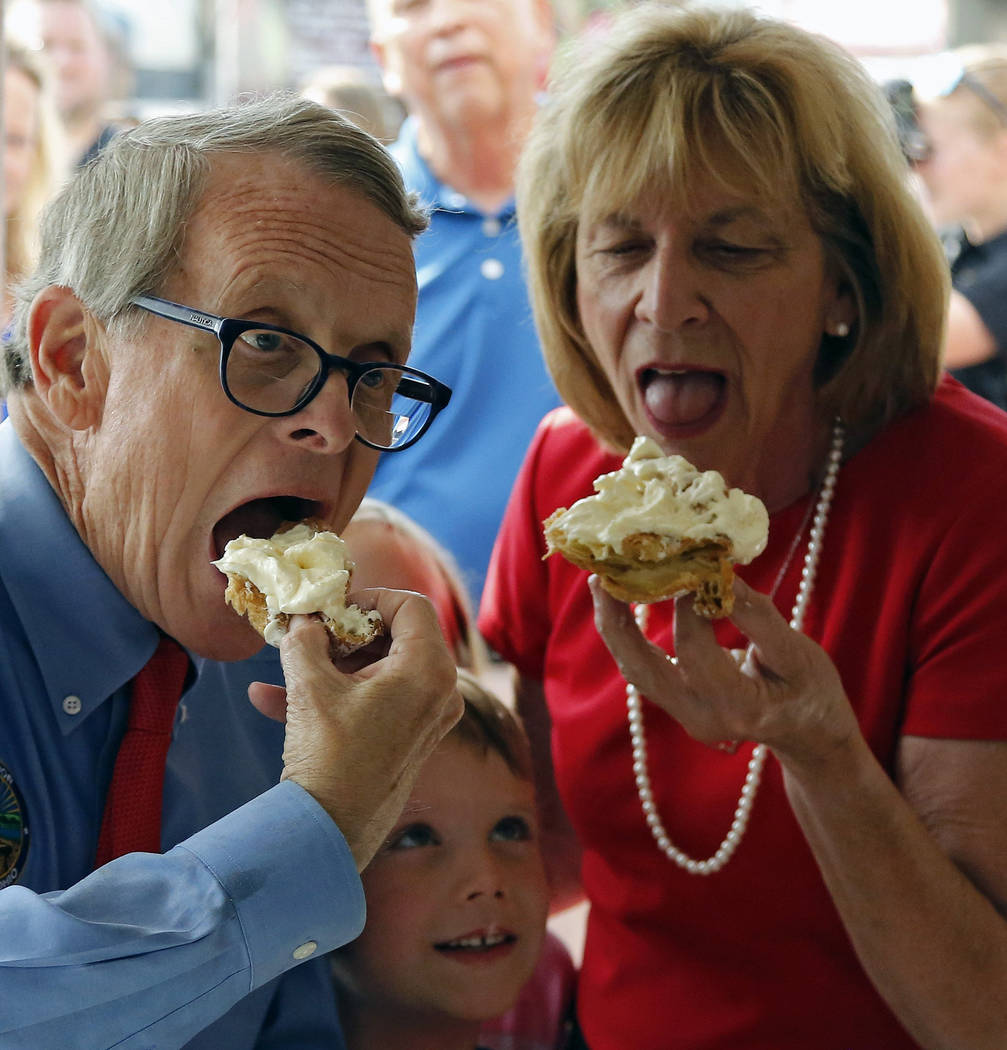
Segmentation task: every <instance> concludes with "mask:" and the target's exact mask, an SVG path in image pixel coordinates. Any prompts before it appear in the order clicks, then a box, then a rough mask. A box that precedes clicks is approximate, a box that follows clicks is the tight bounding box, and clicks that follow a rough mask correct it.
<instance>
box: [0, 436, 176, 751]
mask: <svg viewBox="0 0 1007 1050" xmlns="http://www.w3.org/2000/svg"><path fill="white" fill-rule="evenodd" d="M0 492H2V493H3V498H2V499H0V550H2V551H4V552H6V553H5V554H4V557H3V558H2V559H0V578H2V580H3V584H4V586H5V587H6V589H7V591H8V593H9V594H10V597H11V600H12V601H13V603H14V607H15V608H16V609H17V611H18V615H19V617H20V619H21V626H22V629H23V630H24V633H25V636H26V637H27V639H28V642H29V644H30V646H31V649H32V652H33V654H34V656H35V660H36V662H37V664H38V667H39V670H40V672H41V675H42V679H43V681H44V682H45V687H46V691H47V692H48V694H49V702H50V703H51V704H52V706H53V710H54V713H55V716H56V720H57V723H58V724H59V725H60V726H61V727H62V729H63V732H64V733H69V732H70V731H71V730H72V729H73V728H75V727H76V726H78V725H80V724H81V723H82V721H83V719H84V718H86V717H87V715H89V714H90V713H91V712H92V711H94V710H95V709H96V708H97V707H98V706H99V705H100V704H102V703H103V702H104V701H105V700H107V699H108V698H109V697H110V696H111V695H112V694H113V693H114V692H116V691H117V690H118V689H121V688H122V687H123V686H124V685H125V684H126V683H127V682H128V681H129V680H130V679H131V678H132V677H133V676H134V675H135V674H136V673H137V671H139V670H140V668H141V667H143V666H144V664H145V663H146V662H147V660H148V659H149V658H150V656H151V655H152V654H153V652H154V649H155V648H156V647H157V641H158V630H157V628H156V627H155V626H154V624H152V623H150V622H149V621H148V620H145V619H144V618H143V617H142V616H141V615H140V613H139V612H138V611H137V610H136V609H135V608H134V607H133V606H132V605H130V603H129V602H128V601H127V600H126V599H125V598H124V597H123V595H122V594H121V593H120V592H119V591H118V589H117V588H116V586H115V584H113V583H112V581H111V580H110V579H109V578H108V576H106V575H105V572H104V570H103V569H102V568H101V566H100V565H99V564H98V563H97V562H96V561H95V560H94V558H93V556H92V555H91V552H90V551H89V550H88V548H87V547H86V546H85V545H84V542H83V541H82V540H81V538H80V536H79V535H78V533H77V531H76V529H75V528H74V527H73V524H72V523H71V522H70V519H69V518H68V517H67V514H66V511H65V510H64V509H63V505H62V504H61V502H60V500H59V498H58V496H57V495H56V493H55V492H54V491H53V489H52V487H51V486H50V484H49V482H48V480H47V478H46V477H45V475H44V474H43V473H42V471H41V470H40V469H39V466H38V464H37V463H36V462H35V461H34V460H33V459H32V457H31V456H30V454H29V453H28V451H27V450H26V449H25V447H24V446H23V445H22V444H21V442H20V440H19V439H18V437H17V434H16V433H15V431H14V428H13V426H12V425H11V422H10V420H6V421H5V422H3V423H2V424H0ZM68 697H69V698H72V697H77V698H78V699H79V701H80V706H79V713H76V712H73V713H69V712H68V710H67V707H66V705H65V704H64V701H66V700H67V698H68Z"/></svg>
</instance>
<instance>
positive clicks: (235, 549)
mask: <svg viewBox="0 0 1007 1050" xmlns="http://www.w3.org/2000/svg"><path fill="white" fill-rule="evenodd" d="M213 564H214V565H216V566H217V568H218V569H220V571H221V572H223V573H227V574H232V575H235V576H243V577H245V578H246V579H247V580H249V581H250V582H251V583H252V584H254V586H255V587H256V588H257V589H258V590H260V591H261V592H262V594H263V595H264V596H265V599H266V608H267V610H268V612H269V623H268V625H267V626H266V631H265V639H266V641H267V642H268V643H269V644H270V645H274V646H278V645H279V644H280V639H281V638H282V637H283V635H284V634H285V633H286V627H285V622H283V621H277V619H276V617H277V615H278V614H279V613H287V614H288V615H293V614H294V613H322V614H324V615H325V616H327V617H328V618H329V619H331V620H335V621H336V622H337V623H338V624H340V625H341V626H342V627H343V628H344V629H345V630H346V632H347V633H350V634H354V635H367V634H369V633H370V632H371V631H372V630H373V627H374V624H375V623H379V622H380V621H381V615H380V613H378V612H376V611H375V612H366V613H365V612H364V611H363V610H362V609H359V608H358V607H357V606H355V605H347V604H346V591H347V588H348V587H349V583H350V576H351V574H352V572H353V562H352V561H351V560H350V558H349V556H348V554H347V551H346V544H345V543H344V542H343V540H342V539H340V538H339V537H338V536H337V535H336V534H335V533H334V532H316V531H315V530H314V529H313V528H312V527H311V526H310V525H305V524H299V525H295V526H293V528H290V529H288V530H287V531H286V532H279V533H276V534H275V535H274V536H271V537H270V538H269V539H256V538H254V537H251V536H238V537H237V538H236V539H233V540H231V541H230V542H229V543H228V544H227V546H226V547H225V548H224V555H223V557H222V558H219V559H218V560H217V561H215V562H214V563H213Z"/></svg>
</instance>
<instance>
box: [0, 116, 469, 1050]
mask: <svg viewBox="0 0 1007 1050" xmlns="http://www.w3.org/2000/svg"><path fill="white" fill-rule="evenodd" d="M152 201H155V202H157V206H156V207H152V205H151V202H152ZM423 225H424V219H423V217H422V215H420V214H418V213H417V212H416V211H415V210H414V209H413V207H412V206H411V204H410V202H409V200H408V198H407V197H406V194H405V191H404V187H403V185H402V180H401V176H400V175H399V172H398V169H397V167H396V165H395V164H394V162H393V161H392V160H391V158H389V157H388V155H387V153H386V152H385V151H384V150H383V149H381V148H380V147H379V146H378V145H377V144H376V143H375V142H374V141H373V140H372V139H370V138H369V137H368V136H366V135H364V134H363V133H362V132H360V131H359V130H358V129H357V128H355V127H354V126H353V125H351V124H349V123H348V122H346V121H344V120H341V119H340V118H338V117H336V116H335V115H334V114H332V113H331V112H329V111H328V110H325V109H323V108H322V107H320V106H315V105H314V104H312V103H309V102H298V101H293V100H289V99H283V98H274V99H265V100H262V101H259V102H255V103H250V104H247V105H243V106H236V107H233V108H229V109H223V110H215V111H211V112H207V113H202V114H191V115H186V116H183V117H173V118H163V119H160V120H156V121H151V122H149V123H147V124H142V125H140V127H138V128H137V129H136V130H135V131H128V132H123V133H122V134H120V135H118V136H116V138H115V139H114V140H113V141H112V142H111V143H110V144H109V145H108V146H107V147H106V148H105V150H103V151H102V152H101V154H99V156H98V157H97V158H96V159H95V160H94V161H93V162H92V163H91V164H90V165H88V167H87V168H85V169H82V170H81V171H80V172H78V173H77V174H76V175H75V176H74V178H73V179H71V181H70V182H69V184H68V185H67V186H66V187H65V188H64V190H63V191H61V193H60V194H59V195H58V196H57V198H56V200H55V201H54V202H53V204H52V206H51V208H50V210H49V212H48V213H47V216H46V218H45V220H44V228H43V234H44V235H43V238H42V241H43V245H44V248H43V253H42V258H41V260H40V262H39V266H38V268H37V270H36V272H35V274H34V275H33V276H32V277H31V278H30V279H29V281H28V282H27V286H26V288H25V290H24V291H23V292H22V293H20V295H21V298H20V301H19V303H18V308H17V311H16V315H15V317H16V319H15V325H14V335H13V338H12V340H11V341H10V342H9V343H8V344H6V346H5V347H4V353H3V359H2V363H3V367H2V369H0V396H3V395H6V396H7V399H8V409H9V411H10V418H9V419H8V420H5V421H4V422H3V423H2V424H0V1003H2V1004H3V1006H2V1008H0V1046H2V1047H4V1048H5V1050H74V1048H81V1050H95V1048H97V1047H111V1046H116V1047H123V1048H125V1047H134V1048H137V1050H139V1048H144V1050H147V1048H151V1047H163V1048H165V1050H167V1048H179V1047H182V1046H185V1047H187V1048H190V1050H195V1048H197V1047H198V1048H199V1050H219V1048H227V1050H252V1048H253V1047H263V1046H270V1047H276V1046H290V1047H295V1046H296V1047H297V1048H298V1050H309V1048H310V1050H338V1048H339V1047H341V1046H342V1045H343V1042H342V1038H341V1035H340V1032H339V1027H338V1022H337V1018H336V1016H335V1009H334V1006H333V997H332V993H331V986H330V983H329V980H328V976H327V961H326V960H325V959H324V958H323V956H324V954H325V952H326V951H328V950H329V949H331V948H334V947H337V946H339V945H341V944H344V943H346V942H347V941H348V940H350V939H352V938H353V937H355V936H356V935H357V934H358V933H359V931H360V929H361V927H362V924H363V918H364V901H363V893H362V889H361V886H360V882H359V878H358V874H357V873H358V871H359V870H360V869H362V868H363V867H364V865H366V864H367V863H368V861H369V860H370V858H371V856H373V854H374V852H375V851H376V850H377V848H378V847H379V846H380V844H381V842H382V840H383V838H384V836H385V835H386V834H387V833H388V831H389V830H390V829H391V827H392V825H393V823H394V821H395V820H396V819H397V817H398V814H399V812H400V810H401V807H402V805H403V803H404V801H405V799H406V798H407V797H408V792H409V790H410V786H411V784H412V782H413V781H414V780H415V776H416V773H417V771H418V769H419V767H420V765H421V764H422V762H423V760H424V759H425V757H426V755H428V754H429V753H430V752H431V751H432V750H433V748H434V747H435V746H436V744H437V742H438V740H439V739H440V737H441V736H442V735H443V733H444V732H446V731H447V729H448V728H449V727H450V726H451V724H453V722H454V720H455V719H456V718H457V717H458V715H459V714H460V710H461V703H460V700H459V699H458V698H457V696H456V694H455V691H454V683H455V670H454V664H453V661H452V659H451V657H450V656H449V654H448V652H447V649H446V647H445V645H444V642H443V638H442V636H441V634H440V631H439V628H438V627H437V618H436V614H435V613H434V610H433V608H432V606H431V605H430V603H429V602H428V601H427V600H426V599H424V598H421V597H420V596H419V595H416V594H413V593H411V592H403V591H391V590H381V589H373V590H369V591H368V592H367V594H366V595H361V596H359V597H360V600H361V602H363V603H364V604H366V605H367V606H368V607H369V608H376V609H377V610H378V612H379V613H380V614H381V616H382V617H383V619H384V622H385V625H386V627H387V639H386V644H385V645H384V646H381V647H379V648H378V649H373V648H371V649H368V650H367V651H366V652H361V653H358V654H356V655H355V656H354V657H353V658H352V659H351V661H343V660H341V661H338V662H333V660H332V658H331V657H330V650H329V638H328V634H327V632H326V630H325V628H324V627H323V626H322V624H321V623H320V622H319V621H318V620H317V619H316V618H313V617H312V618H309V617H305V616H297V617H293V618H292V620H291V625H290V629H289V631H288V632H287V634H286V636H285V637H284V638H283V640H282V642H281V645H280V661H281V662H282V670H283V679H284V680H285V683H286V691H285V692H284V690H283V689H281V688H280V686H279V683H280V681H281V679H280V678H279V677H278V672H279V665H278V662H277V661H276V660H275V658H263V657H262V655H261V654H260V650H261V647H262V639H261V638H260V637H259V635H258V634H257V633H256V632H255V631H254V630H253V629H252V627H251V626H250V625H249V624H248V623H247V621H246V620H245V619H244V618H243V617H240V616H238V614H237V613H236V612H234V611H233V610H232V609H230V608H229V607H228V606H227V604H226V603H225V600H224V588H225V585H226V581H225V579H224V577H223V575H222V574H221V573H220V572H219V571H218V570H217V569H216V568H215V566H214V565H213V564H212V563H213V561H214V560H216V559H218V558H219V557H220V555H221V553H222V551H223V548H224V547H225V546H226V544H227V543H228V542H229V541H230V540H231V539H233V538H235V537H236V536H238V535H240V534H248V535H251V536H253V537H255V536H258V537H267V536H270V535H271V534H272V533H273V532H274V531H276V529H277V527H278V526H279V524H280V523H281V521H284V520H288V519H291V518H293V519H300V518H306V517H312V518H317V519H320V520H321V521H323V522H325V523H326V524H328V525H329V526H330V528H332V529H335V530H337V531H338V530H340V529H342V527H343V526H344V525H345V524H346V523H347V521H348V520H349V518H350V516H351V515H352V514H353V512H354V510H355V509H356V506H357V504H358V503H359V501H360V499H361V497H362V496H363V493H364V490H365V489H366V487H367V484H368V481H369V479H370V476H371V473H372V471H373V467H374V463H375V460H376V458H377V455H378V450H379V449H383V448H384V449H398V450H399V451H402V450H404V449H406V448H407V446H408V445H409V443H410V442H411V441H412V440H415V439H416V438H418V437H420V436H422V434H423V433H424V428H425V426H426V425H428V424H429V423H430V422H432V420H433V417H434V416H435V415H436V412H437V408H438V406H439V405H440V404H442V403H443V402H444V399H445V391H444V389H443V388H442V387H441V386H440V384H437V383H436V381H434V380H432V377H429V376H425V375H423V374H421V373H418V372H416V371H415V370H414V369H411V368H410V367H409V366H408V365H407V364H406V363H405V359H406V357H407V355H408V351H409V343H410V330H411V326H412V321H413V313H414V304H415V294H416V292H415V287H416V279H415V272H414V268H413V257H412V237H413V236H414V235H415V234H416V233H417V232H418V231H419V230H420V229H422V228H423ZM323 348H324V349H323ZM385 390H387V391H388V400H387V401H385V402H382V400H381V396H382V393H383V391H385ZM393 391H394V398H393ZM383 404H384V410H382V405H383ZM389 406H390V407H391V409H392V411H391V412H390V411H388V408H389ZM392 412H394V415H393V414H392ZM404 454H407V455H408V452H407V451H406V452H404ZM162 653H168V654H169V655H170V661H171V665H172V675H171V676H170V677H171V678H172V680H173V682H174V684H175V687H174V688H173V689H169V688H168V687H167V683H166V678H165V677H161V676H159V678H158V679H157V680H156V681H154V680H152V676H151V674H150V673H149V669H150V667H151V666H152V664H153V663H154V662H155V661H153V660H151V659H150V658H151V656H152V654H154V656H155V658H157V659H160V656H161V654H162ZM256 654H260V655H259V656H256ZM250 659H255V660H256V661H257V662H256V663H254V664H253V665H251V666H249V660H250ZM228 661H234V662H233V663H230V662H228ZM190 665H191V666H190ZM141 669H142V674H141V673H139V672H141ZM187 670H188V673H187ZM351 672H352V673H351ZM134 679H136V680H137V681H138V682H139V681H140V680H142V681H143V682H144V687H143V688H140V687H139V685H138V686H137V687H136V688H135V689H134V688H132V687H131V682H132V681H133V680H134ZM250 682H251V683H253V684H252V685H251V686H249V685H248V683H250ZM246 687H247V695H246ZM179 693H181V702H180V703H178V700H179ZM249 698H251V699H252V700H253V701H254V703H255V707H256V708H258V710H256V709H255V708H253V706H252V704H250V703H249ZM176 704H177V707H176ZM151 707H156V708H157V709H158V710H159V711H161V712H162V713H163V715H164V717H163V719H162V727H161V728H160V729H157V732H158V734H159V735H160V738H161V740H162V741H163V744H164V747H165V748H166V749H167V762H166V765H165V759H164V754H163V752H162V753H161V754H160V757H159V762H158V763H157V764H156V769H155V768H153V767H151V765H150V764H149V762H148V760H147V756H149V753H150V750H151V748H150V747H149V746H147V745H144V746H141V747H140V748H139V749H136V748H134V747H133V746H132V743H133V742H134V741H138V740H139V741H140V742H141V744H142V743H143V740H144V734H146V739H147V741H150V740H151V739H152V737H151V732H152V731H153V730H154V729H156V726H152V723H151V722H147V723H146V724H144V725H137V722H138V718H139V713H140V712H141V711H145V710H147V709H148V708H151ZM260 712H261V713H260ZM263 714H269V715H271V716H272V717H273V718H276V719H279V718H282V717H284V716H285V717H286V723H285V726H284V725H281V724H280V722H279V721H270V720H269V719H268V718H265V717H263ZM127 756H128V757H129V759H130V761H131V762H133V763H134V764H133V765H132V766H128V765H127V763H126V762H125V758H126V757H127ZM121 759H122V760H123V761H120V760H121ZM122 772H125V773H126V774H127V775H126V777H125V779H124V778H123V777H121V776H120V773H122ZM110 785H111V789H110ZM119 787H121V788H122V789H123V790H122V792H119V791H117V790H116V789H117V788H119ZM144 788H146V789H147V791H146V794H148V795H149V798H150V800H151V802H152V804H151V805H150V806H149V807H146V808H144V809H143V811H141V812H136V810H135V802H136V800H137V799H138V798H139V797H141V796H142V795H143V794H144V792H143V790H142V789H144ZM119 799H122V800H123V801H124V802H125V803H126V806H125V807H121V806H119V805H118V804H117V802H118V800H119ZM109 828H110V829H111V830H112V833H113V834H112V835H111V836H108V839H109V841H110V842H111V843H112V847H111V848H108V847H107V846H106V829H109ZM120 837H121V838H122V839H123V840H124V841H120ZM148 843H150V845H148ZM162 850H163V851H164V852H163V853H162V852H161V851H162Z"/></svg>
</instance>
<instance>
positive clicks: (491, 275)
mask: <svg viewBox="0 0 1007 1050" xmlns="http://www.w3.org/2000/svg"><path fill="white" fill-rule="evenodd" d="M479 270H480V272H481V273H482V275H483V277H485V278H486V280H487V281H496V280H498V279H499V278H501V277H503V272H504V266H503V263H502V262H501V261H500V260H499V259H483V263H482V266H480V267H479Z"/></svg>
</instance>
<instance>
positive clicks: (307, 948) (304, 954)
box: [293, 941, 318, 961]
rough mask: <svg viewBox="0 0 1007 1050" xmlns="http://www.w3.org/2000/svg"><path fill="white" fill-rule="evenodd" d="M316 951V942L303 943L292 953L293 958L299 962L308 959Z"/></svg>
mask: <svg viewBox="0 0 1007 1050" xmlns="http://www.w3.org/2000/svg"><path fill="white" fill-rule="evenodd" d="M317 950H318V942H317V941H305V942H304V943H303V944H299V945H298V946H297V947H296V948H295V949H294V952H293V955H294V958H295V959H297V960H298V961H300V960H301V959H309V958H311V956H312V955H314V954H315V952H316V951H317Z"/></svg>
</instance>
